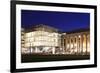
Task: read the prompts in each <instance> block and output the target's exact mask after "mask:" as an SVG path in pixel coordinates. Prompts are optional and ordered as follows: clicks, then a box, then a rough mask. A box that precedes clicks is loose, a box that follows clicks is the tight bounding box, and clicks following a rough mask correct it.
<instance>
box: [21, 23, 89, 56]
mask: <svg viewBox="0 0 100 73" xmlns="http://www.w3.org/2000/svg"><path fill="white" fill-rule="evenodd" d="M23 30H24V32H23V31H22V34H21V36H22V37H23V38H22V39H21V45H22V54H24V53H33V54H34V53H38V54H40V53H42V54H82V55H85V54H89V53H90V32H89V29H81V30H76V31H71V32H64V33H63V32H62V33H61V32H59V30H58V29H56V28H54V27H50V26H47V25H44V24H39V25H36V26H33V27H31V28H28V29H23Z"/></svg>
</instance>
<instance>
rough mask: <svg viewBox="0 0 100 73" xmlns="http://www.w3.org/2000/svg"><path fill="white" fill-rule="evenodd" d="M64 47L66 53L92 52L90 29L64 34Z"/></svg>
mask: <svg viewBox="0 0 100 73" xmlns="http://www.w3.org/2000/svg"><path fill="white" fill-rule="evenodd" d="M62 48H64V51H63V52H65V53H66V54H82V55H84V54H90V32H89V29H81V30H77V31H74V32H68V33H66V34H63V35H62Z"/></svg>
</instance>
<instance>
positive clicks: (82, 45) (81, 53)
mask: <svg viewBox="0 0 100 73" xmlns="http://www.w3.org/2000/svg"><path fill="white" fill-rule="evenodd" d="M81 44H82V45H81V54H82V55H83V35H81Z"/></svg>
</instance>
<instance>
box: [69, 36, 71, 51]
mask: <svg viewBox="0 0 100 73" xmlns="http://www.w3.org/2000/svg"><path fill="white" fill-rule="evenodd" d="M69 49H70V52H71V37H69Z"/></svg>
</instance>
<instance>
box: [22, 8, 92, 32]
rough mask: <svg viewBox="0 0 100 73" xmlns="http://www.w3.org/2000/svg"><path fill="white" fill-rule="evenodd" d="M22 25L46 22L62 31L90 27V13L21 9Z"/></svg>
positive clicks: (27, 26) (28, 25)
mask: <svg viewBox="0 0 100 73" xmlns="http://www.w3.org/2000/svg"><path fill="white" fill-rule="evenodd" d="M21 24H22V25H21V27H22V28H29V27H32V26H35V25H38V24H44V25H47V26H51V27H54V28H57V29H58V30H60V31H62V32H68V31H73V30H77V29H87V28H90V14H89V13H79V12H77V13H76V12H53V11H36V10H35V11H34V10H21Z"/></svg>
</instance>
